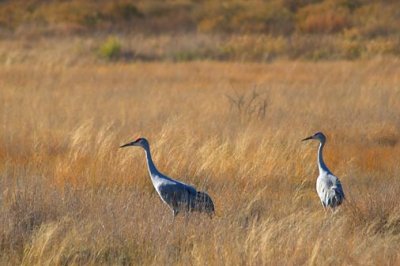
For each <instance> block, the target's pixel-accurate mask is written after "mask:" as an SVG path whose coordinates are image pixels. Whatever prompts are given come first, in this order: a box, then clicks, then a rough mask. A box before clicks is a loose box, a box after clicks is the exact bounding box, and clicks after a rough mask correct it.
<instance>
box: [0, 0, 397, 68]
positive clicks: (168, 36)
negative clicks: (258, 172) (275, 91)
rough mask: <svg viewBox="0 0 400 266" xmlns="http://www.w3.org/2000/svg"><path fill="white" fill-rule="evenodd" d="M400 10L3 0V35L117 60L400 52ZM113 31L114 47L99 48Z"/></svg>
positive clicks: (365, 0)
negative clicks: (75, 41) (52, 42)
mask: <svg viewBox="0 0 400 266" xmlns="http://www.w3.org/2000/svg"><path fill="white" fill-rule="evenodd" d="M399 10H400V3H399V2H398V1H393V0H385V1H376V0H375V1H373V0H324V1H322V0H269V1H236V0H234V1H206V0H204V1H190V0H180V1H171V0H168V1H154V0H150V1H140V0H137V1H129V0H118V1H104V0H103V1H102V0H100V1H95V0H83V1H74V0H71V1H42V0H27V1H23V0H13V1H8V0H3V1H1V2H0V36H1V38H2V39H3V40H4V39H7V40H8V39H21V38H23V39H27V40H25V43H26V44H25V45H27V46H32V47H33V46H34V47H36V49H40V50H42V49H46V48H45V47H42V46H40V41H39V40H38V39H40V38H43V37H45V38H58V39H60V38H61V39H64V41H63V42H66V43H69V41H68V40H70V39H71V38H72V39H74V38H77V37H79V39H80V43H79V44H75V46H73V47H67V48H65V49H67V50H68V52H69V53H72V54H75V55H76V53H78V52H77V51H76V50H85V52H86V51H88V50H89V51H90V53H82V54H86V55H87V56H89V55H91V56H92V57H96V56H97V57H99V58H100V59H104V58H106V59H112V61H116V60H125V61H126V60H141V61H146V60H173V61H190V60H206V59H212V60H242V61H257V62H269V61H271V60H274V59H276V58H285V59H305V60H337V59H350V60H354V59H358V58H371V57H376V56H391V57H393V56H395V57H398V56H399V55H400V11H399ZM110 36H111V37H112V39H113V40H114V44H115V42H118V44H117V45H118V46H119V47H120V48H121V49H120V50H121V51H120V52H119V53H118V54H117V55H116V54H115V53H114V52H113V51H111V50H108V52H109V53H111V54H113V55H112V56H110V55H104V53H102V52H100V53H99V52H98V51H104V50H105V49H104V48H103V47H104V46H109V41H110V38H109V37H110ZM37 44H39V46H37ZM11 45H13V44H11ZM77 46H78V47H77ZM144 47H146V48H144ZM60 49H61V48H60ZM93 49H94V50H96V51H93ZM6 53H7V51H2V52H1V54H0V60H2V61H3V62H4V61H7V60H8V62H12V61H13V60H16V59H15V58H11V59H10V58H7V55H6ZM82 54H79V55H77V56H78V57H81V56H82ZM99 54H100V56H99ZM91 59H93V58H91Z"/></svg>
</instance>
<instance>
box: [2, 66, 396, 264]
mask: <svg viewBox="0 0 400 266" xmlns="http://www.w3.org/2000/svg"><path fill="white" fill-rule="evenodd" d="M253 91H256V92H257V93H259V96H257V97H255V100H254V101H251V100H250V99H251V96H252V92H253ZM241 96H244V99H243V102H244V105H243V106H240V108H239V106H238V105H235V104H234V103H232V101H233V100H237V99H239V98H240V97H241ZM229 97H230V98H229ZM229 99H231V100H229ZM399 100H400V62H399V61H398V60H397V61H395V60H389V59H376V60H369V61H353V62H345V61H333V62H317V63H310V62H287V61H276V62H274V63H271V64H256V63H233V62H231V63H217V62H207V61H204V62H190V63H168V62H164V63H157V62H153V63H132V64H123V63H118V64H94V63H93V64H86V65H65V64H60V65H57V64H44V63H40V64H35V63H34V62H31V63H21V64H17V63H16V64H11V65H8V66H7V65H3V66H1V70H0V127H1V130H0V264H2V265H16V264H22V265H71V264H72V265H82V264H89V265H99V264H100V265H101V264H111V265H130V264H132V265H188V264H189V265H338V264H342V265H396V264H400V253H399V250H400V205H399V195H400V182H399V177H400V164H399V158H400V144H399V140H400V131H399V129H400V104H399V103H400V102H399ZM264 101H265V103H266V107H265V115H262V113H260V112H258V111H260V110H263V108H261V107H262V106H263V104H264ZM252 108H255V109H254V110H255V111H254V112H253V109H252ZM257 108H260V109H257ZM316 131H323V132H324V133H325V134H326V135H327V137H328V142H327V145H326V148H325V152H326V153H325V161H326V163H327V165H328V167H329V168H330V169H331V170H332V171H333V172H334V173H335V174H336V175H337V176H338V177H339V178H340V179H341V181H342V184H343V188H344V190H345V193H346V196H347V201H345V202H344V204H343V205H342V206H341V207H340V208H339V210H338V211H337V212H335V213H334V214H332V213H331V212H327V213H325V212H324V210H323V208H322V207H321V204H320V203H319V199H318V197H317V194H316V192H315V181H316V177H317V175H318V172H317V165H316V152H317V143H316V142H309V143H304V142H301V141H300V140H301V139H302V138H304V137H307V136H309V135H311V134H313V133H315V132H316ZM137 136H143V137H147V138H148V139H149V141H150V145H151V148H152V151H153V158H154V161H155V163H156V165H157V167H158V169H159V170H160V171H162V172H163V173H165V174H167V175H169V176H171V177H173V178H176V179H178V180H181V181H183V182H186V183H190V184H193V185H195V186H196V187H197V188H198V189H199V190H205V191H207V192H208V193H209V194H210V195H211V197H212V198H213V200H214V203H215V206H216V216H215V217H214V218H213V219H212V220H211V219H209V218H208V217H207V216H206V215H202V214H194V215H192V216H191V218H190V219H189V221H188V222H187V223H186V222H185V219H184V217H183V216H178V218H177V219H176V221H175V222H174V223H172V214H171V212H170V210H169V209H168V208H167V206H166V205H164V204H163V203H162V202H161V200H160V199H159V198H158V195H157V194H156V192H155V190H154V188H153V187H152V184H151V182H150V178H149V177H148V173H147V169H146V165H145V158H144V153H143V151H142V150H141V149H140V148H135V147H132V148H129V149H119V145H121V144H124V143H126V142H128V141H131V140H133V139H134V138H135V137H137Z"/></svg>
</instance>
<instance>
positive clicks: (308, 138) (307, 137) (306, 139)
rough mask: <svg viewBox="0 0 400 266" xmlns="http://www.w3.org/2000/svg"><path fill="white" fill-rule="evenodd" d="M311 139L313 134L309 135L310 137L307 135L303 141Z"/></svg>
mask: <svg viewBox="0 0 400 266" xmlns="http://www.w3.org/2000/svg"><path fill="white" fill-rule="evenodd" d="M309 139H313V136H309V137H307V138H305V139H302V140H301V141H305V140H309Z"/></svg>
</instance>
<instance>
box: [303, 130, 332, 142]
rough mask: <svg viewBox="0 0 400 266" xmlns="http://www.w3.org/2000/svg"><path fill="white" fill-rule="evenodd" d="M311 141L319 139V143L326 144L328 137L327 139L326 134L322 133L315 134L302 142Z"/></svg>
mask: <svg viewBox="0 0 400 266" xmlns="http://www.w3.org/2000/svg"><path fill="white" fill-rule="evenodd" d="M310 139H317V140H319V141H321V142H325V140H326V137H325V135H324V133H322V132H317V133H315V134H314V135H312V136H309V137H307V138H305V139H302V140H301V141H305V140H310Z"/></svg>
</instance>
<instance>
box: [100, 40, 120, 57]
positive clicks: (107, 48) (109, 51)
mask: <svg viewBox="0 0 400 266" xmlns="http://www.w3.org/2000/svg"><path fill="white" fill-rule="evenodd" d="M121 47H122V45H121V43H120V41H119V40H118V39H117V38H115V37H109V38H108V39H107V40H106V41H105V42H104V43H103V44H102V45H101V46H100V47H99V51H98V53H99V55H100V57H101V58H104V59H107V60H115V59H117V58H119V57H120V55H121Z"/></svg>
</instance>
